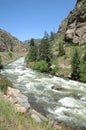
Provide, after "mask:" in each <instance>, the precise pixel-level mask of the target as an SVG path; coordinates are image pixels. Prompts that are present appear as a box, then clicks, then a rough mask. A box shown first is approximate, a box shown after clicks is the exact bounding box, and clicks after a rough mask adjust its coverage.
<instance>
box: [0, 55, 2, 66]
mask: <svg viewBox="0 0 86 130" xmlns="http://www.w3.org/2000/svg"><path fill="white" fill-rule="evenodd" d="M1 64H2V57H1V56H0V65H1Z"/></svg>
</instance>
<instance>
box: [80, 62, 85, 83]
mask: <svg viewBox="0 0 86 130" xmlns="http://www.w3.org/2000/svg"><path fill="white" fill-rule="evenodd" d="M80 81H82V82H86V62H84V63H81V65H80Z"/></svg>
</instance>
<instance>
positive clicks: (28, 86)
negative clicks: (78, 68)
mask: <svg viewBox="0 0 86 130" xmlns="http://www.w3.org/2000/svg"><path fill="white" fill-rule="evenodd" d="M1 74H2V75H4V76H6V77H7V78H8V79H9V80H10V81H12V83H13V85H14V87H15V88H17V89H19V90H20V91H21V92H22V93H23V94H25V95H26V96H27V97H28V101H29V103H30V104H31V106H32V108H34V109H35V110H37V111H38V112H41V113H42V114H44V115H46V117H48V118H52V119H55V120H58V121H61V122H64V123H66V124H69V125H72V126H78V127H82V128H86V84H85V83H80V82H77V81H72V80H65V79H63V78H60V77H56V76H51V75H49V74H45V73H39V72H37V71H34V70H32V69H30V68H27V67H26V66H25V63H24V57H22V58H20V59H18V60H16V61H14V62H12V63H10V64H8V65H7V66H6V68H5V69H4V70H3V71H1ZM52 86H60V87H61V89H59V90H54V89H52Z"/></svg>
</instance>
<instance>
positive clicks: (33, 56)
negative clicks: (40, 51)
mask: <svg viewBox="0 0 86 130" xmlns="http://www.w3.org/2000/svg"><path fill="white" fill-rule="evenodd" d="M36 58H37V47H36V45H35V43H34V39H31V40H30V48H29V53H28V55H27V57H26V61H27V62H33V61H36Z"/></svg>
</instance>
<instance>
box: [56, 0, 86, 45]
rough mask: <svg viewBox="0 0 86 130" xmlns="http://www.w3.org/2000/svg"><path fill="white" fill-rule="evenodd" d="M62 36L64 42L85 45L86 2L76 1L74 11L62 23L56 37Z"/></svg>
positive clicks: (82, 0) (85, 0)
mask: <svg viewBox="0 0 86 130" xmlns="http://www.w3.org/2000/svg"><path fill="white" fill-rule="evenodd" d="M60 34H64V35H65V41H68V42H73V43H76V44H83V43H86V0H77V3H76V6H75V9H74V10H72V11H71V12H70V14H69V15H68V17H67V18H66V19H65V20H63V21H62V23H61V25H60V27H59V30H58V33H57V35H60Z"/></svg>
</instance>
